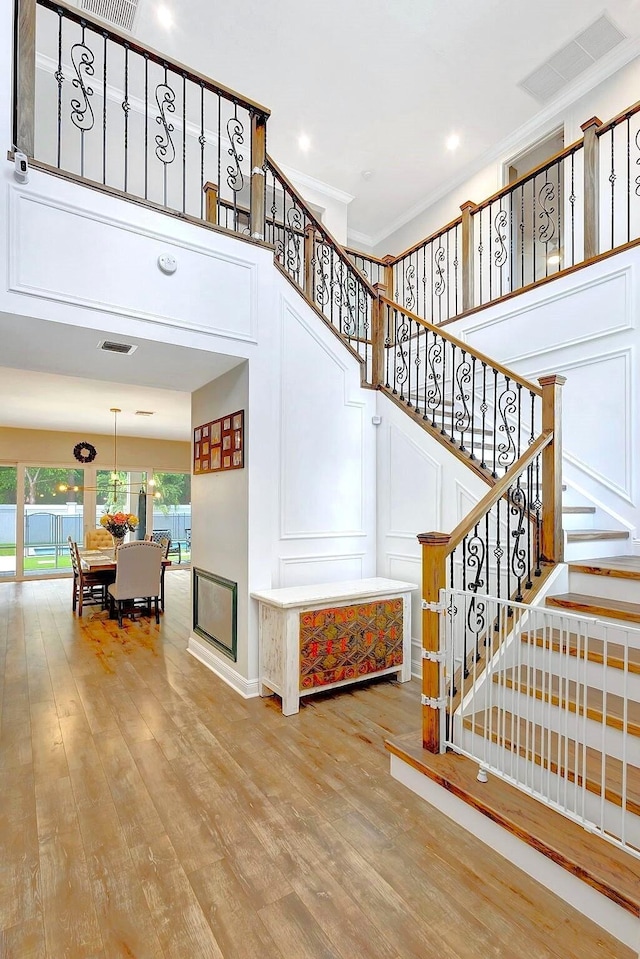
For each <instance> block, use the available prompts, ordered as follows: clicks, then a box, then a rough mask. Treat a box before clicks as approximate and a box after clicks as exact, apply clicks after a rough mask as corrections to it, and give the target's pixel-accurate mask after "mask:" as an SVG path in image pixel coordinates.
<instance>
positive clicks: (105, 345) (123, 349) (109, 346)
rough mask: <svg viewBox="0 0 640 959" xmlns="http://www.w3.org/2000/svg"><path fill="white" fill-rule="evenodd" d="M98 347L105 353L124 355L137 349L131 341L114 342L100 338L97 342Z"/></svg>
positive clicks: (128, 354) (129, 354)
mask: <svg viewBox="0 0 640 959" xmlns="http://www.w3.org/2000/svg"><path fill="white" fill-rule="evenodd" d="M98 349H99V350H104V351H105V352H106V353H122V354H124V356H131V354H132V353H135V351H136V350H137V349H138V347H137V346H134V345H133V344H132V343H116V342H115V340H101V341H100V342H99V343H98Z"/></svg>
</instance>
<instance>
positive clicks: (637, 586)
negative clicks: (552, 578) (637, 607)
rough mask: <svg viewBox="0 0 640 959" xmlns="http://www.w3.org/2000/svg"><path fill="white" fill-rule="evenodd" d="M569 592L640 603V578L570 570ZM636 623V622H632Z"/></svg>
mask: <svg viewBox="0 0 640 959" xmlns="http://www.w3.org/2000/svg"><path fill="white" fill-rule="evenodd" d="M569 592H571V593H584V594H585V595H587V596H603V597H605V599H619V600H622V601H623V602H626V603H640V580H638V579H622V578H621V577H619V576H597V575H594V574H592V573H579V572H574V571H573V570H571V569H570V570H569ZM632 625H635V624H632Z"/></svg>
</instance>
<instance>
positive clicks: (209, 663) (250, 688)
mask: <svg viewBox="0 0 640 959" xmlns="http://www.w3.org/2000/svg"><path fill="white" fill-rule="evenodd" d="M187 652H189V653H191V655H192V656H194V657H195V659H197V660H198V661H199V662H201V663H202V664H203V666H206V667H207V669H210V670H211V672H212V673H215V674H216V676H218V677H219V678H220V679H221V680H223V682H225V683H226V684H227V686H230V687H231V688H232V689H234V690H235V691H236V692H237V693H240V695H241V696H242V698H243V699H253V698H254V697H256V696H259V695H260V684H259V681H258V680H257V679H245V678H244V676H241V675H240V673H238V672H236V670H235V669H233V667H232V666H230V665H229V663H227V662H226V660H224V659H222V658H220V657H218V656H216V654H215V652H214V651H213V650H212V649H211V647H210V646H209V645H208V644H207V643H205V642H204V640H201V639H200V638H199V637H198V636H195V635H194V634H193V633H191V635H190V636H189V642H188V645H187Z"/></svg>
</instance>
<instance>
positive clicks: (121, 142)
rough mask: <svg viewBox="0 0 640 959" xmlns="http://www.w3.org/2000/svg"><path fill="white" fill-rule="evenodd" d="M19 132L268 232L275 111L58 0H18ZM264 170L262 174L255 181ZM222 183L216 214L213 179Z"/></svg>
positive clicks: (58, 160)
mask: <svg viewBox="0 0 640 959" xmlns="http://www.w3.org/2000/svg"><path fill="white" fill-rule="evenodd" d="M17 9H18V31H17V48H16V78H17V82H16V113H15V130H14V142H15V145H16V146H17V148H18V149H20V150H22V151H23V152H24V153H26V154H27V156H29V157H30V158H32V159H35V160H36V161H38V162H39V163H41V164H43V165H45V166H47V167H49V168H52V169H55V170H60V171H62V172H64V173H65V174H68V175H72V176H75V177H80V178H82V179H83V180H85V181H87V182H89V183H92V184H95V185H99V186H101V187H103V188H107V189H110V190H112V191H116V192H118V193H122V194H125V195H126V196H129V197H135V198H137V199H139V200H142V201H143V202H145V203H148V204H150V205H157V206H160V207H162V208H163V209H165V210H169V211H172V212H175V213H178V214H180V215H182V216H185V217H193V218H197V219H199V220H203V219H208V220H209V221H210V222H215V223H219V224H222V225H224V227H225V228H227V229H232V230H235V231H237V232H240V233H247V232H248V233H251V234H253V235H255V236H257V237H258V238H260V239H262V237H263V233H264V229H263V221H264V208H263V206H262V198H263V192H264V191H263V189H262V177H261V175H260V172H258V173H257V174H256V172H255V171H261V170H262V166H263V164H264V158H265V148H266V147H265V125H266V120H267V117H268V115H269V111H268V110H267V109H265V108H264V107H262V106H260V105H259V104H257V103H254V102H253V101H251V100H248V99H247V98H245V97H242V96H241V95H240V94H238V93H236V92H235V91H233V90H229V89H227V88H226V87H223V86H221V85H220V84H218V83H215V82H214V81H213V80H210V79H209V78H208V77H206V76H203V75H202V74H199V73H197V72H195V71H193V70H189V69H187V68H186V67H185V66H183V65H182V64H180V63H178V62H176V61H174V60H171V59H170V58H168V57H165V56H163V55H162V54H159V53H157V52H155V51H153V50H151V49H149V48H146V47H143V46H140V45H139V44H137V43H136V42H135V41H134V40H133V39H132V38H131V37H128V36H125V35H124V34H121V33H119V32H117V31H116V30H114V29H112V28H111V27H109V26H107V25H106V24H104V23H101V22H98V21H96V20H93V19H91V18H90V17H88V16H86V15H85V14H84V13H81V12H79V11H78V10H76V9H73V8H71V7H68V6H66V5H65V4H64V3H58V2H52V0H18V4H17ZM256 177H257V181H258V182H257V183H253V182H252V181H253V180H255V179H256ZM212 182H213V183H215V184H216V190H215V207H216V215H215V216H213V215H212V214H211V210H210V209H208V205H209V201H210V198H209V197H206V196H205V190H204V188H205V186H206V185H207V184H211V183H212Z"/></svg>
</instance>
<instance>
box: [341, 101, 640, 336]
mask: <svg viewBox="0 0 640 959" xmlns="http://www.w3.org/2000/svg"><path fill="white" fill-rule="evenodd" d="M582 130H583V134H584V135H583V137H581V138H580V139H579V140H577V141H576V142H575V143H572V144H570V145H569V146H567V147H565V148H564V149H563V150H561V151H560V152H559V153H557V154H555V156H553V157H551V158H550V159H549V160H546V161H545V162H544V163H541V164H540V165H539V166H537V167H535V168H534V169H533V170H530V171H529V172H528V173H526V174H525V175H523V176H521V177H519V178H518V179H516V180H514V181H513V182H511V183H509V184H508V185H507V186H505V187H503V188H502V189H501V190H498V192H497V193H495V194H493V196H491V197H489V198H488V199H486V200H484V201H482V202H481V203H479V204H476V203H472V202H470V201H468V202H466V203H464V204H463V205H462V207H461V211H462V215H461V216H460V217H458V218H457V219H455V220H454V221H453V222H451V223H449V224H447V225H446V226H445V227H443V228H442V229H441V230H438V231H437V232H435V233H433V234H431V235H430V236H428V237H427V238H426V239H424V240H420V241H419V242H418V243H416V244H414V245H413V246H412V247H410V248H409V249H408V250H405V251H404V252H403V253H400V254H399V255H397V256H391V255H388V256H385V257H382V258H377V257H373V256H369V255H368V254H366V253H360V252H358V251H357V250H349V256H350V257H351V259H352V261H353V262H354V263H356V264H357V265H358V267H359V268H360V269H362V270H364V271H365V272H367V273H369V275H372V276H373V275H374V273H373V271H374V270H376V269H384V279H382V278H380V282H384V284H385V287H386V293H387V296H389V297H390V298H391V299H393V300H394V301H395V302H396V303H398V304H399V305H401V306H403V307H405V308H406V309H407V310H410V311H411V312H413V313H417V314H418V315H419V316H422V317H424V318H425V319H427V320H429V321H430V322H432V323H435V324H436V325H440V324H442V323H446V322H448V321H450V320H453V319H455V318H456V317H459V316H461V315H462V314H463V313H466V312H468V311H469V310H473V309H477V308H479V307H482V306H486V305H487V304H488V303H494V302H496V301H497V300H500V299H502V298H504V297H506V296H510V295H512V294H513V293H515V292H517V291H518V290H522V289H526V288H529V287H531V286H534V285H536V284H538V283H541V282H546V281H548V280H549V279H551V278H554V277H557V276H560V275H562V273H563V272H564V271H565V270H567V269H570V268H572V267H575V266H577V265H579V264H582V263H587V262H589V261H591V260H592V259H593V258H594V257H596V256H598V255H600V254H604V253H608V252H609V251H611V250H614V249H616V248H617V247H620V246H623V245H624V244H626V243H629V242H632V241H634V240H637V239H639V238H640V172H639V168H640V102H639V103H636V104H634V105H633V106H632V107H629V108H628V109H627V110H625V111H623V112H622V113H620V114H619V115H618V116H616V117H614V118H613V119H612V120H611V121H610V122H609V123H606V124H602V123H601V121H600V120H599V119H598V118H597V117H593V118H592V119H590V120H588V121H587V122H586V123H584V124H583V125H582ZM379 264H382V265H383V266H382V267H381V266H379Z"/></svg>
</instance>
